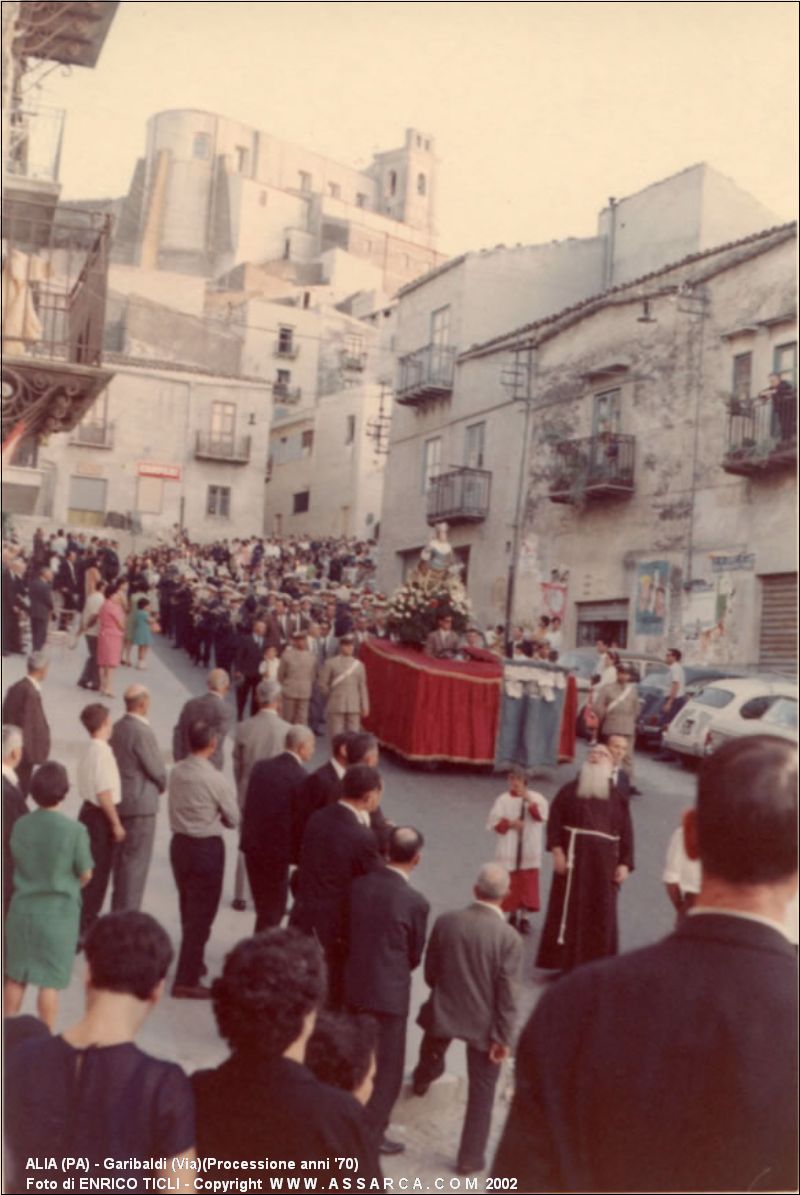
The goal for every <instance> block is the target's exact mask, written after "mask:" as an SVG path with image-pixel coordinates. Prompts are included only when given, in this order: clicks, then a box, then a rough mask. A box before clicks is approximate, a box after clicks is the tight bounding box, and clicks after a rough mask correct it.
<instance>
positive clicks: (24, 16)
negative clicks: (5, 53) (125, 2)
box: [14, 0, 119, 67]
mask: <svg viewBox="0 0 800 1195" xmlns="http://www.w3.org/2000/svg"><path fill="white" fill-rule="evenodd" d="M118 7H119V0H61V2H60V3H53V4H46V3H38V4H20V6H19V17H18V21H17V29H16V32H15V45H14V52H15V54H16V55H18V56H19V57H20V58H43V59H47V60H48V61H49V62H61V63H63V64H64V65H65V66H89V67H92V66H96V65H97V60H98V58H99V57H100V51H101V50H102V48H103V45H104V43H105V40H106V37H107V36H108V31H109V28H110V27H111V22H112V21H113V20H114V15H115V13H116V11H117V8H118Z"/></svg>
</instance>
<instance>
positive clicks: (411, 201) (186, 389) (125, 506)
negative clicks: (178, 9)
mask: <svg viewBox="0 0 800 1195" xmlns="http://www.w3.org/2000/svg"><path fill="white" fill-rule="evenodd" d="M435 191H436V160H435V157H434V147H433V142H432V140H431V138H430V136H429V135H427V134H422V133H420V132H419V131H417V130H412V129H409V130H407V132H406V137H405V142H404V144H403V146H401V147H400V148H399V149H397V150H392V151H386V152H383V153H380V154H377V155H375V157H374V158H373V161H372V162H371V164H370V166H369V168H368V169H367V170H366V171H359V170H356V169H352V168H349V167H345V166H343V165H341V164H339V163H335V162H332V161H330V160H328V159H325V158H322V157H320V156H319V155H317V154H314V153H313V152H311V151H307V150H305V149H302V148H301V147H297V146H291V145H289V144H288V143H286V142H283V141H281V140H280V139H279V138H276V137H273V136H272V135H270V134H267V133H263V132H259V131H257V130H253V129H249V128H245V126H243V125H241V124H238V123H237V122H234V121H229V120H226V119H225V118H223V117H219V116H210V115H209V114H206V113H197V112H193V111H178V112H168V113H160V114H158V115H157V116H155V117H153V118H152V120H151V121H150V122H149V124H148V135H147V150H146V154H145V157H144V158H143V159H142V160H141V161H140V162H139V163H138V164H137V167H136V169H135V171H134V181H133V184H132V188H131V191H130V193H129V194H128V195H127V196H126V197H125V198H124V199H121V200H94V201H86V203H85V205H84V208H83V209H82V210H85V211H86V212H87V213H88V218H89V219H90V220H93V221H95V222H97V223H98V224H101V225H102V227H103V228H104V229H105V230H106V238H107V239H106V242H105V252H106V258H105V259H104V263H103V268H104V271H105V274H104V277H105V278H107V281H106V282H104V294H105V293H106V291H107V312H106V318H105V324H104V327H103V326H102V325H101V326H100V328H99V335H100V338H101V341H102V344H103V348H104V352H105V359H106V361H107V362H113V363H114V365H115V366H118V367H119V370H118V373H119V379H118V380H117V381H116V382H115V384H114V385H113V386H110V387H108V389H107V390H106V391H105V392H104V393H102V394H101V396H100V397H99V398H98V399H97V402H96V403H95V405H94V407H93V408H92V409H91V411H90V412H89V413H88V415H87V416H86V418H85V420H84V421H83V423H82V424H81V426H80V427H79V428H78V429H77V431H76V432H75V433H74V434H73V435H72V436H71V437H69V438H68V437H67V436H59V435H57V434H56V435H50V436H48V437H47V438H46V442H45V443H43V444H42V443H38V442H36V443H31V444H30V445H28V446H27V448H26V449H25V451H24V452H20V453H18V454H17V456H16V458H15V467H16V472H17V474H18V475H19V478H20V484H19V485H16V484H15V485H13V486H12V485H11V484H9V485H7V486H6V490H5V498H6V503H7V507H8V509H9V510H10V512H11V513H13V515H14V516H15V517H16V518H17V519H20V518H23V519H24V518H25V517H32V518H35V519H38V520H42V519H44V520H45V521H49V520H52V521H53V522H55V523H78V524H81V525H93V526H102V525H104V524H105V523H107V522H111V523H112V525H115V526H118V527H123V528H126V529H128V530H130V531H133V532H134V533H136V534H139V533H141V534H144V535H150V534H159V535H161V534H164V533H166V532H167V531H168V530H169V529H170V528H171V527H172V526H173V525H174V524H175V523H179V524H180V525H182V526H187V527H189V528H190V529H191V531H192V533H193V534H196V535H198V536H200V537H201V538H204V537H209V536H216V535H228V536H231V535H244V534H253V533H258V532H262V531H264V530H265V529H269V530H281V529H283V531H284V532H285V533H288V532H289V531H290V530H296V531H307V530H308V529H309V527H310V526H313V524H314V522H315V520H322V522H324V525H325V527H326V528H330V532H331V533H337V534H338V533H340V532H341V530H342V529H343V528H346V529H347V532H348V533H350V534H356V533H358V534H363V535H364V536H369V535H371V534H374V532H375V531H376V530H377V527H378V524H379V520H380V510H381V501H382V481H383V463H384V458H385V452H386V445H385V434H384V436H383V440H382V441H381V443H380V445H378V444H377V441H375V439H374V436H373V434H372V430H371V429H373V425H374V426H375V427H376V428H377V427H379V426H380V427H384V432H385V426H384V425H385V424H386V422H388V407H389V404H390V394H391V385H392V379H393V372H394V365H393V357H392V356H391V345H389V343H388V341H387V338H386V331H387V329H386V327H384V326H383V324H381V325H380V327H381V331H382V335H381V336H379V335H377V333H376V331H375V328H374V327H373V326H371V325H370V324H369V323H364V322H362V318H360V317H363V316H365V315H367V314H369V313H373V312H375V311H381V310H388V311H391V310H392V309H393V308H392V302H391V299H390V298H389V296H390V295H391V294H392V293H393V292H394V291H395V290H396V289H397V287H398V286H399V285H401V284H402V283H403V282H406V281H408V280H409V279H410V278H413V277H415V276H416V275H417V274H418V273H420V272H423V271H425V270H426V269H428V268H430V267H431V266H435V265H437V264H438V263H440V262H441V261H442V260H443V256H442V255H441V254H439V253H438V252H437V251H436V249H435V243H436V232H435V224H434V210H435V209H434V203H435ZM56 197H57V189H56ZM109 258H110V265H109V264H108V259H109ZM33 293H34V291H33V288H31V294H32V295H33ZM355 296H358V299H357V300H356V299H355ZM354 304H355V305H356V306H357V307H358V314H357V315H356V314H353V311H354ZM4 331H6V328H5V326H4ZM36 335H38V333H36V332H35V330H34V336H33V338H32V341H31V343H30V344H29V345H28V351H34V352H37V351H38V348H39V346H38V345H37V344H36ZM387 353H388V354H389V356H388V357H387ZM105 376H106V378H107V379H108V378H110V376H111V375H110V373H107V374H106V375H105ZM156 429H157V432H158V434H157V435H154V434H153V433H154V431H155V430H156ZM298 429H299V430H298ZM295 441H296V443H295ZM376 447H378V448H380V451H377V450H376ZM304 465H305V466H306V468H307V473H308V474H309V476H307V477H305V478H304V477H303V476H302V475H300V474H302V469H303V466H304ZM287 466H288V467H287ZM34 476H35V477H36V479H37V484H36V485H35V486H31V485H27V486H24V485H23V484H22V483H23V482H29V481H30V480H31V478H32V477H34ZM312 476H313V485H312V484H311V480H310V478H311V477H312Z"/></svg>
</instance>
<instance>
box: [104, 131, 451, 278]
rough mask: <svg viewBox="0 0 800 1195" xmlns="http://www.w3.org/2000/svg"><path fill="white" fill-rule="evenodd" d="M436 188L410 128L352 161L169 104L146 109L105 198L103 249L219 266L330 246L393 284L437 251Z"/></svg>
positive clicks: (205, 269)
mask: <svg viewBox="0 0 800 1195" xmlns="http://www.w3.org/2000/svg"><path fill="white" fill-rule="evenodd" d="M435 199H436V157H435V147H434V143H433V140H432V138H431V137H430V135H429V134H427V133H422V132H421V131H420V130H418V129H407V130H406V136H405V142H404V144H403V145H402V146H401V147H400V148H398V149H395V150H388V151H384V152H381V153H379V154H376V155H375V156H374V158H373V160H372V162H371V163H370V165H369V166H368V167H367V168H366V169H365V170H360V169H356V168H355V167H351V166H346V165H344V164H342V163H340V162H336V161H333V160H332V159H330V158H326V157H324V156H322V155H321V154H317V153H315V152H314V151H313V150H308V149H305V148H304V147H302V146H299V145H293V144H292V143H290V142H288V141H284V140H283V139H281V138H280V137H276V136H275V135H273V134H272V133H267V132H264V131H262V130H259V129H254V128H252V127H251V126H249V125H244V124H242V123H241V122H239V121H235V120H230V119H228V118H227V117H224V116H220V115H217V114H216V113H212V112H201V111H198V110H196V109H175V110H171V111H166V112H159V113H157V114H156V115H155V116H153V117H151V118H150V120H149V121H148V124H147V139H146V150H145V156H144V157H143V158H142V159H140V160H139V161H138V162H137V164H136V167H135V170H134V173H133V178H132V181H131V186H130V189H129V192H128V194H127V195H126V196H125V197H123V198H122V199H117V200H114V201H110V205H109V206H110V208H111V210H113V212H114V215H115V217H116V232H115V237H114V249H113V252H114V257H115V260H118V261H124V262H128V263H131V264H135V265H141V266H143V267H146V268H149V269H163V270H171V271H176V272H178V273H189V274H201V275H203V276H205V277H208V278H217V277H219V276H220V275H222V274H226V273H228V272H229V271H231V270H232V269H235V268H236V267H237V266H240V265H242V264H243V263H263V262H284V263H292V264H293V265H294V266H295V267H296V268H297V269H298V271H299V272H302V270H303V268H304V267H306V268H307V269H309V268H310V269H312V271H313V267H314V265H315V263H316V264H318V259H319V257H320V255H322V254H324V253H326V252H328V251H330V250H335V249H338V250H339V251H341V252H344V253H347V254H349V255H351V256H353V257H355V258H357V259H359V260H362V261H365V262H368V263H369V264H371V265H372V266H373V268H374V269H376V270H377V271H378V272H379V274H380V277H381V280H382V285H383V289H384V290H385V292H386V293H387V294H389V295H391V294H393V293H394V292H395V291H396V290H397V289H398V287H399V286H401V285H402V284H403V283H405V282H408V281H410V280H411V279H412V278H415V277H417V276H418V275H419V274H421V273H424V272H425V271H426V270H429V269H430V268H431V267H432V266H435V265H436V264H437V263H438V262H440V261H442V260H443V256H442V255H441V254H440V253H438V252H437V250H436V229H435ZM306 280H307V281H312V280H313V277H307V278H306Z"/></svg>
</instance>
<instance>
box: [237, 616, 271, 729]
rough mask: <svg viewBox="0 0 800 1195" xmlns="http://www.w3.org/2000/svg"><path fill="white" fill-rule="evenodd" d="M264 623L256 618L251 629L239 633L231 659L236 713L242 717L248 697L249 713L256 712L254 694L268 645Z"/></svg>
mask: <svg viewBox="0 0 800 1195" xmlns="http://www.w3.org/2000/svg"><path fill="white" fill-rule="evenodd" d="M266 630H267V627H266V623H264V622H263V621H262V620H261V619H257V620H256V621H255V622H254V623H253V629H252V631H251V632H250V633H249V634H247V635H240V637H239V641H238V643H237V646H236V655H235V657H234V661H233V679H234V681H235V682H236V715H237V717H238V718H239V719H240V720H241V719H242V718H243V717H244V707H245V706H246V705H247V699H248V697H249V698H250V713H251V714H254V713H255V712H256V703H255V695H256V688H257V687H258V683H259V681H260V680H261V673H260V672H259V668H260V666H261V662H262V660H263V659H264V649H265V648H266V647H268V646H269V644H268V641H267V637H266Z"/></svg>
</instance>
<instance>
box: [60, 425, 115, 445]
mask: <svg viewBox="0 0 800 1195" xmlns="http://www.w3.org/2000/svg"><path fill="white" fill-rule="evenodd" d="M69 442H70V444H73V445H74V446H75V447H76V448H113V447H114V424H113V423H78V424H77V425H76V426H75V428H74V429H73V432H72V435H71V436H70V438H69Z"/></svg>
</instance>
